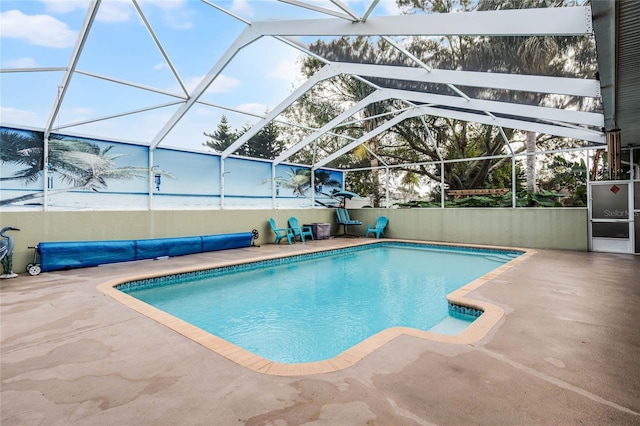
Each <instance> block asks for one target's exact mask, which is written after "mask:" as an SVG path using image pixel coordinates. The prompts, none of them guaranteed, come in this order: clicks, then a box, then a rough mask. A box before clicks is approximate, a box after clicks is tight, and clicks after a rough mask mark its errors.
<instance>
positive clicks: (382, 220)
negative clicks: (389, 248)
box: [365, 216, 389, 238]
mask: <svg viewBox="0 0 640 426" xmlns="http://www.w3.org/2000/svg"><path fill="white" fill-rule="evenodd" d="M387 223H389V219H388V218H387V217H386V216H380V217H379V218H378V220H376V224H375V225H369V226H367V233H366V234H365V236H366V237H367V238H368V237H369V234H371V233H373V234H376V238H380V235H382V236H383V237H384V228H386V227H387Z"/></svg>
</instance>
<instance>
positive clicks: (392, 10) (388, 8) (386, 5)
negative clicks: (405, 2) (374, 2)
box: [378, 0, 402, 16]
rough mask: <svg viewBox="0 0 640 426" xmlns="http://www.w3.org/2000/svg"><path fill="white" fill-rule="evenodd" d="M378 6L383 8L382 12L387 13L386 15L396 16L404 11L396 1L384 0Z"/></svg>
mask: <svg viewBox="0 0 640 426" xmlns="http://www.w3.org/2000/svg"><path fill="white" fill-rule="evenodd" d="M378 6H379V7H382V10H384V11H385V15H392V16H396V15H401V14H402V9H400V8H399V7H398V4H397V3H396V0H382V1H381V2H380V3H379V5H378Z"/></svg>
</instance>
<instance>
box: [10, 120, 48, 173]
mask: <svg viewBox="0 0 640 426" xmlns="http://www.w3.org/2000/svg"><path fill="white" fill-rule="evenodd" d="M43 146H44V133H42V132H32V131H18V130H10V129H1V130H0V163H2V164H5V163H14V164H18V165H21V166H24V168H23V169H21V170H18V171H17V172H15V173H14V174H13V175H12V176H0V181H8V180H24V181H25V182H35V181H36V180H37V179H38V176H40V173H41V172H42V168H43V167H44V155H43V152H42V147H43Z"/></svg>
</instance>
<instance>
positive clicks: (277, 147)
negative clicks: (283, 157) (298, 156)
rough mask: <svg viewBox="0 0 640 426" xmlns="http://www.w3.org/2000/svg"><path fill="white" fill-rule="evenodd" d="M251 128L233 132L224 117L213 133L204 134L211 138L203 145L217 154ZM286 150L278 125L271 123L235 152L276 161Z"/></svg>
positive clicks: (246, 127)
mask: <svg viewBox="0 0 640 426" xmlns="http://www.w3.org/2000/svg"><path fill="white" fill-rule="evenodd" d="M250 128H251V126H249V125H246V126H244V127H243V128H242V129H240V130H236V131H232V130H231V127H230V126H229V121H228V120H227V117H226V116H224V115H223V116H222V118H221V119H220V123H219V124H218V128H217V130H216V131H215V132H213V133H206V132H205V133H204V135H205V136H207V137H209V138H211V139H210V140H207V141H206V142H204V143H203V144H202V145H203V146H206V147H209V148H211V149H213V150H215V151H217V152H222V151H224V150H225V149H227V148H228V147H229V146H231V144H233V143H234V142H235V141H236V140H237V139H238V138H239V137H240V136H242V135H243V134H245V133H246V132H247V131H248V130H249V129H250ZM283 150H284V143H283V142H282V141H281V140H280V129H279V127H278V125H277V124H276V123H275V122H273V121H270V122H269V123H268V124H267V125H266V126H264V127H263V128H262V129H261V130H260V131H259V132H258V133H257V134H256V135H255V136H253V137H252V138H251V139H249V140H248V141H247V143H245V144H244V145H242V146H241V147H240V148H238V150H237V151H236V152H235V153H236V154H238V155H243V156H245V157H253V158H266V159H270V160H272V159H274V158H275V157H277V156H278V155H279V154H280V153H281V152H282V151H283Z"/></svg>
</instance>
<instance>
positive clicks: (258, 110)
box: [237, 103, 269, 115]
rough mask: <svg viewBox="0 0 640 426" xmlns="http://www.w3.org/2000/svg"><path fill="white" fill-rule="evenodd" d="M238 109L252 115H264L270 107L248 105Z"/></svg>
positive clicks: (257, 104) (240, 106)
mask: <svg viewBox="0 0 640 426" xmlns="http://www.w3.org/2000/svg"><path fill="white" fill-rule="evenodd" d="M237 109H239V110H240V111H244V112H248V113H251V114H257V115H264V114H265V113H266V112H267V111H268V110H269V107H268V106H266V105H264V104H260V103H248V104H240V105H238V108H237Z"/></svg>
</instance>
